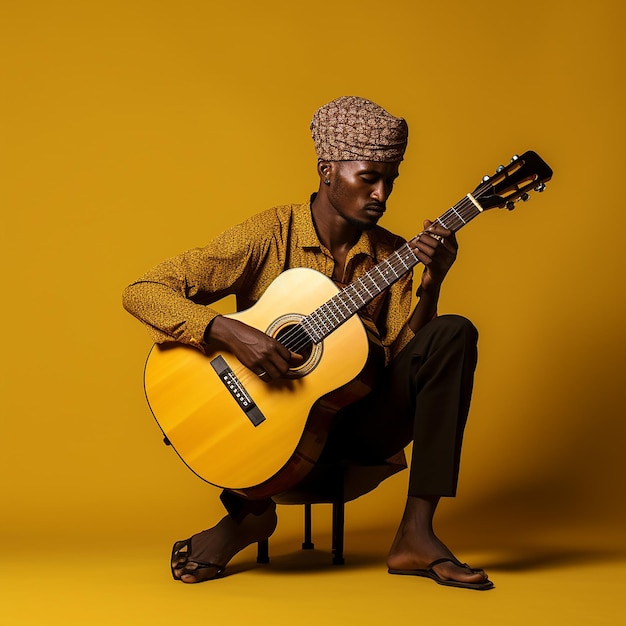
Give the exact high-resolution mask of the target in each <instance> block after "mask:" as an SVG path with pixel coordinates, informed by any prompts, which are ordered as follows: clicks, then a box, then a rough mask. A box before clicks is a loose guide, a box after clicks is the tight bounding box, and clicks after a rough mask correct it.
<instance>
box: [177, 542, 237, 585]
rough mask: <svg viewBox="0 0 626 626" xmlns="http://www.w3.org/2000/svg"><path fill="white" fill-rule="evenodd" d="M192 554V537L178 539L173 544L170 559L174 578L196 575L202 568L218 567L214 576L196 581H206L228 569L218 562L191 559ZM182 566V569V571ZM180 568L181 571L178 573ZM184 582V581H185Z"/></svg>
mask: <svg viewBox="0 0 626 626" xmlns="http://www.w3.org/2000/svg"><path fill="white" fill-rule="evenodd" d="M190 556H191V539H183V540H182V541H177V542H176V543H175V544H174V545H173V546H172V557H171V560H170V566H171V568H172V577H173V578H174V580H181V579H182V577H183V576H186V575H188V574H189V575H191V576H196V574H197V573H198V571H200V570H201V569H209V568H213V569H216V570H217V572H216V573H215V575H214V576H211V577H210V578H205V579H203V580H198V581H196V582H204V581H205V580H214V579H215V578H218V577H220V576H221V575H222V574H223V573H224V570H225V569H226V567H225V566H223V565H218V564H217V563H209V562H208V561H196V560H194V559H190ZM181 568H182V571H181ZM176 570H178V571H179V572H180V573H178V574H177V573H176ZM183 582H184V581H183Z"/></svg>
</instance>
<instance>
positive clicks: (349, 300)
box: [300, 194, 482, 343]
mask: <svg viewBox="0 0 626 626" xmlns="http://www.w3.org/2000/svg"><path fill="white" fill-rule="evenodd" d="M481 212H482V208H481V206H480V205H479V204H478V202H477V201H476V200H475V199H474V197H473V196H472V195H471V194H467V196H466V197H465V198H463V199H462V200H460V201H459V202H457V204H455V205H454V206H453V207H452V208H450V209H448V210H447V211H446V212H445V213H444V214H443V215H442V216H441V217H439V218H437V220H435V222H436V223H439V224H440V225H441V226H443V227H444V228H448V229H449V230H451V231H453V232H456V231H457V230H459V229H461V228H462V227H463V226H465V224H467V223H468V222H469V221H470V220H472V219H474V218H475V217H476V216H477V215H478V214H479V213H481ZM416 237H419V235H416ZM419 262H420V261H419V259H418V258H417V257H416V256H415V254H414V253H413V250H412V249H411V247H410V245H409V244H408V243H406V244H404V245H403V246H401V247H400V248H398V249H397V250H396V251H395V252H393V253H392V254H390V255H389V256H388V257H387V258H386V259H385V260H384V261H381V262H380V263H378V264H377V265H375V266H374V267H372V268H371V269H370V270H368V271H367V272H366V273H365V274H364V275H363V276H361V278H359V279H357V280H355V281H354V282H352V283H350V284H349V285H348V286H346V287H344V288H343V289H342V290H341V291H339V292H338V293H337V294H336V295H334V296H333V297H332V298H331V299H330V300H328V301H326V302H325V303H324V304H322V305H321V306H320V307H318V308H317V309H315V311H313V312H312V313H310V314H309V315H307V316H306V317H305V318H303V319H302V321H301V322H300V326H301V327H302V328H303V329H304V330H305V332H306V334H307V335H308V336H309V338H310V340H311V341H312V342H313V343H319V342H320V341H323V340H324V338H326V337H327V336H328V335H330V334H331V333H332V332H333V331H334V330H336V329H337V328H338V327H339V326H341V324H343V323H344V322H345V321H346V320H348V319H349V318H350V317H352V316H353V315H354V314H355V313H357V311H359V310H361V309H362V308H363V307H364V306H365V305H367V304H368V303H369V302H371V301H372V300H373V299H374V298H375V297H376V296H378V295H379V294H380V293H382V292H383V291H384V290H385V289H387V288H388V287H390V286H391V285H393V283H395V282H396V281H397V280H398V279H399V278H400V277H401V276H403V275H404V274H406V273H407V272H408V271H409V270H410V269H411V268H412V267H414V266H415V265H417V264H418V263H419Z"/></svg>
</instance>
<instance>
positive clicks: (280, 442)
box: [144, 268, 369, 498]
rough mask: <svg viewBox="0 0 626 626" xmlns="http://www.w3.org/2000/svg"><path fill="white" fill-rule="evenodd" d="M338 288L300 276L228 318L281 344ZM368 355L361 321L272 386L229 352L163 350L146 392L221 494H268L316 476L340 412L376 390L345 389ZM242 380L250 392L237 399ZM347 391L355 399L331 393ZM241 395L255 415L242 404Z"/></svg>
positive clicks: (167, 428) (285, 279)
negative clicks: (313, 469)
mask: <svg viewBox="0 0 626 626" xmlns="http://www.w3.org/2000/svg"><path fill="white" fill-rule="evenodd" d="M338 291H339V290H338V288H337V287H336V285H335V284H334V283H333V282H332V281H331V280H330V279H329V278H327V277H326V276H324V275H323V274H321V273H319V272H317V271H315V270H312V269H306V268H297V269H290V270H287V271H286V272H284V273H283V274H281V275H280V276H278V278H276V280H274V282H272V284H271V285H270V286H269V287H268V289H267V290H266V291H265V293H264V294H263V296H262V298H261V299H260V300H259V301H258V302H257V303H256V304H255V305H254V306H253V307H251V308H250V309H247V310H245V311H242V312H239V313H235V314H232V315H229V316H228V317H232V318H235V319H237V320H239V321H241V322H244V323H245V324H248V325H249V326H253V327H254V328H257V329H258V330H262V331H264V332H266V333H267V334H269V335H271V336H273V337H277V338H279V337H280V336H281V335H282V334H284V333H286V332H287V333H288V332H289V331H290V329H292V328H293V326H294V325H296V324H297V323H298V322H299V321H300V320H301V319H302V317H304V316H305V315H308V314H310V313H311V312H312V311H314V310H315V309H317V308H318V307H319V306H320V305H322V304H323V303H324V302H325V301H327V300H329V299H330V298H332V297H333V296H334V295H335V294H336V293H337V292H338ZM368 352H369V344H368V338H367V333H366V331H365V329H364V327H363V324H362V323H361V320H360V319H359V317H358V316H357V315H354V316H352V317H350V318H349V319H348V320H346V321H345V322H344V323H343V324H342V325H341V326H339V327H338V328H337V329H336V330H334V332H333V333H332V334H330V335H329V336H328V337H326V338H325V339H324V340H323V341H322V342H320V343H319V344H316V345H313V347H312V349H311V350H310V353H309V354H308V355H307V357H306V359H305V362H304V363H302V364H301V365H299V366H298V367H297V368H296V369H293V370H291V371H290V373H289V377H288V378H285V379H281V380H279V381H275V382H271V383H265V382H263V381H262V380H261V379H260V378H259V377H258V376H257V375H256V374H254V373H253V372H251V371H250V370H248V369H247V368H246V367H245V366H244V365H242V364H241V363H240V362H239V361H238V360H237V358H236V357H235V356H234V355H232V354H230V353H229V352H225V351H220V352H214V353H211V354H207V355H204V354H202V353H201V352H200V351H198V350H196V349H195V348H192V347H189V346H185V345H182V344H169V345H165V346H159V345H155V346H154V347H153V349H152V350H151V352H150V354H149V356H148V360H147V362H146V368H145V377H144V383H145V391H146V396H147V399H148V403H149V405H150V409H151V411H152V413H153V415H154V417H155V419H156V420H157V423H158V424H159V426H160V428H161V430H162V431H163V433H164V434H165V436H166V438H167V440H168V441H169V442H170V443H171V445H172V447H173V448H174V449H175V450H176V452H177V454H178V455H179V456H180V457H181V459H182V460H183V461H184V462H185V464H186V465H187V466H188V467H189V468H190V469H191V470H192V471H193V472H195V473H196V474H197V475H198V476H200V477H201V478H203V479H204V480H206V481H207V482H209V483H211V484H213V485H216V486H218V487H223V488H226V489H229V490H231V491H236V492H239V493H241V494H243V495H246V496H248V497H251V498H261V497H268V496H271V495H275V494H277V493H280V492H281V491H284V490H285V489H288V488H289V487H290V486H292V485H294V484H295V483H296V482H298V480H300V479H301V478H302V477H304V476H305V475H306V473H308V471H309V470H310V469H311V467H312V466H313V463H314V462H315V461H316V460H317V456H318V455H319V453H320V452H321V449H322V447H323V445H324V443H325V441H326V432H327V429H328V423H329V421H330V420H331V419H332V416H333V415H334V413H335V412H336V411H337V410H338V409H339V408H341V406H342V405H344V404H348V403H350V402H352V401H354V400H355V399H357V398H358V397H359V396H360V395H362V393H365V392H366V391H367V389H366V388H364V389H363V390H362V393H361V390H358V389H357V388H358V385H352V386H348V387H345V386H346V385H347V384H348V383H350V382H351V381H352V380H353V379H355V378H356V377H357V376H358V375H359V373H360V372H361V370H362V369H363V368H364V366H365V364H366V362H367V359H368ZM233 377H234V378H233ZM233 380H234V381H235V383H236V385H239V386H240V387H237V389H236V390H235V391H234V392H231V390H230V389H231V388H232V386H233ZM342 387H343V388H344V389H345V390H346V393H345V394H340V393H335V394H331V392H334V391H335V390H337V389H338V388H342ZM240 391H242V392H243V393H244V394H247V396H248V397H249V399H251V400H252V402H253V404H254V408H253V410H250V409H249V406H250V403H249V402H247V406H242V404H241V403H240V401H238V399H237V395H238V394H239V395H241V394H240ZM329 394H330V395H329ZM339 396H341V398H339ZM320 399H321V400H320ZM318 400H319V402H318ZM314 406H315V410H313V409H314ZM315 417H317V419H315ZM310 418H311V419H310Z"/></svg>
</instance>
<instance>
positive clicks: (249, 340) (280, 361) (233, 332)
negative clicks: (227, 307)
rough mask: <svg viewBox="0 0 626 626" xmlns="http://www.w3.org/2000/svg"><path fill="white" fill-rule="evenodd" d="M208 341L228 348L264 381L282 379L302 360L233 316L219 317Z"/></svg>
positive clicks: (213, 325) (209, 334) (206, 335)
mask: <svg viewBox="0 0 626 626" xmlns="http://www.w3.org/2000/svg"><path fill="white" fill-rule="evenodd" d="M205 339H206V340H207V342H208V343H210V344H211V345H215V344H219V345H222V346H223V347H224V348H226V349H228V350H229V351H230V352H232V353H233V354H234V355H235V356H236V357H237V358H238V359H239V361H241V363H243V364H244V365H245V366H246V367H247V368H248V369H249V370H251V371H252V372H254V373H255V374H256V375H257V376H259V378H261V379H262V380H263V381H264V382H269V381H271V380H276V379H278V378H281V377H282V376H284V375H285V374H286V373H287V370H289V368H290V367H293V366H295V365H298V364H299V363H301V362H302V358H303V357H302V356H301V355H299V354H296V353H295V352H290V351H289V350H287V348H285V346H283V345H282V344H280V343H279V342H278V341H276V340H275V339H273V338H272V337H270V336H269V335H266V334H265V333H264V332H262V331H260V330H257V329H256V328H253V327H252V326H248V325H247V324H244V323H243V322H240V321H238V320H236V319H232V318H230V317H222V316H218V317H216V318H215V319H214V320H213V322H212V323H211V325H210V326H209V328H208V330H207V332H205Z"/></svg>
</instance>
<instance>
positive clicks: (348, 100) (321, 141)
mask: <svg viewBox="0 0 626 626" xmlns="http://www.w3.org/2000/svg"><path fill="white" fill-rule="evenodd" d="M408 135H409V129H408V126H407V124H406V121H405V120H404V119H402V118H400V117H394V116H393V115H391V114H389V113H387V111H385V109H383V108H382V107H380V106H378V105H377V104H375V103H374V102H370V101H369V100H365V98H358V97H356V96H343V97H341V98H337V99H336V100H333V101H332V102H329V103H328V104H325V105H324V106H323V107H320V108H319V109H318V110H317V111H316V112H315V114H314V115H313V120H312V121H311V136H312V137H313V142H314V144H315V152H316V153H317V158H318V159H319V160H320V161H382V162H398V161H402V159H403V158H404V151H405V149H406V144H407V139H408Z"/></svg>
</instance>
